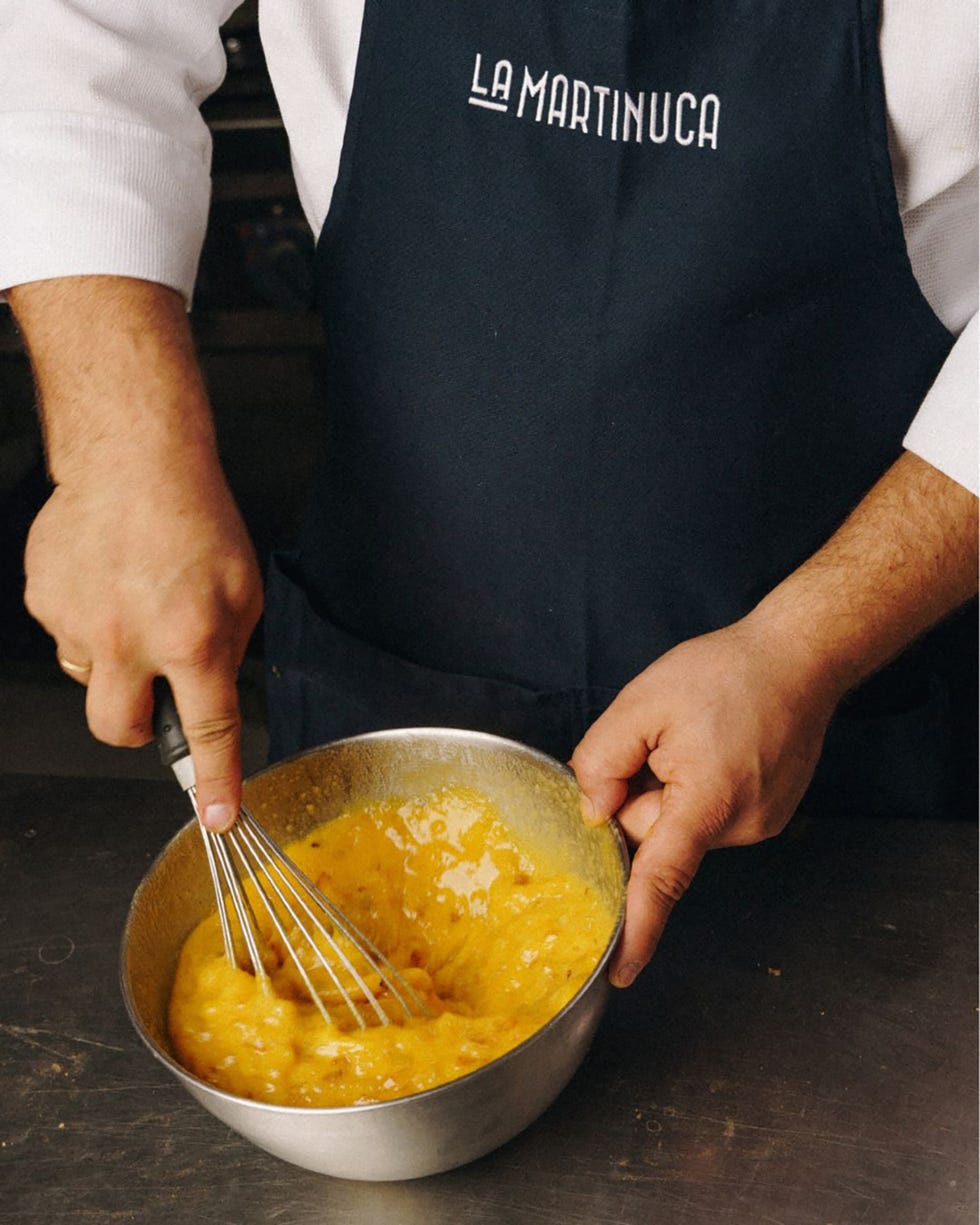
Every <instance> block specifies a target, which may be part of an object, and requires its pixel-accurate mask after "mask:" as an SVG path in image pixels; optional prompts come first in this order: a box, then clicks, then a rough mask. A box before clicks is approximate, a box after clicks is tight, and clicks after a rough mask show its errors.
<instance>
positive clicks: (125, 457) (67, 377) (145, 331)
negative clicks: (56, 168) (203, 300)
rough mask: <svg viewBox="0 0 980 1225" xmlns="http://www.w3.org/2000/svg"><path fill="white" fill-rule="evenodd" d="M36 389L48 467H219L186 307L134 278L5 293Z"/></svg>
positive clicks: (47, 284)
mask: <svg viewBox="0 0 980 1225" xmlns="http://www.w3.org/2000/svg"><path fill="white" fill-rule="evenodd" d="M8 297H9V300H10V305H11V308H12V309H13V312H14V315H15V317H16V319H17V322H18V324H19V326H20V328H21V330H22V332H23V334H24V337H25V340H26V342H27V347H28V351H29V353H30V357H31V365H32V368H33V371H34V377H35V382H36V385H37V390H38V397H39V407H40V412H41V419H42V426H43V431H44V441H45V449H46V452H47V458H48V466H49V470H50V472H51V477H52V479H53V481H54V482H55V483H56V484H58V483H60V482H61V481H62V480H65V479H70V478H71V477H72V475H74V474H76V473H78V472H79V471H80V469H84V468H91V467H92V466H93V465H94V466H96V467H98V468H103V467H105V468H108V469H112V468H114V467H118V465H120V464H127V463H129V464H133V465H135V466H137V467H140V468H142V470H143V472H144V474H145V476H146V477H147V479H149V478H150V477H151V473H152V467H153V465H154V464H162V465H165V466H166V465H168V464H170V463H174V462H181V461H183V460H186V458H187V456H188V455H189V454H191V455H196V456H198V457H200V458H206V459H207V460H209V461H214V460H215V459H216V452H215V441H214V429H213V426H212V422H211V414H210V409H209V406H208V399H207V395H206V393H205V390H204V387H203V383H202V379H201V375H200V371H199V367H198V363H197V359H196V356H195V353H194V348H193V344H192V342H191V336H190V329H189V327H188V322H187V315H186V312H185V309H184V304H183V300H182V298H181V297H180V295H179V294H177V293H176V292H174V291H173V290H171V289H168V288H166V287H165V286H163V285H155V284H152V283H150V282H148V281H139V280H133V279H130V278H127V277H104V276H91V277H66V278H63V279H57V280H50V281H38V282H35V283H33V284H29V285H21V286H16V287H15V288H13V289H11V290H10V291H9V294H8Z"/></svg>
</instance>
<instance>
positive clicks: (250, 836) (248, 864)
mask: <svg viewBox="0 0 980 1225" xmlns="http://www.w3.org/2000/svg"><path fill="white" fill-rule="evenodd" d="M253 820H254V819H253V818H251V815H250V814H249V813H248V811H247V809H245V810H243V811H242V812H241V813H240V814H239V818H238V822H237V824H236V826H235V827H234V830H233V831H231V834H229V835H225V836H226V837H229V836H232V835H234V843H235V848H236V850H237V851H238V854H239V859H240V860H241V862H242V864H243V866H244V868H245V871H246V872H247V874H248V877H249V879H250V880H251V882H252V885H253V886H254V888H255V889H256V891H257V892H258V894H259V896H261V897H262V898H263V900H264V902H265V907H266V912H267V913H268V915H269V918H270V919H271V921H272V924H273V926H274V927H275V929H276V931H277V932H278V934H279V938H280V940H281V941H282V945H283V948H284V949H285V950H286V951H287V952H288V954H289V956H290V959H291V960H292V962H293V965H294V966H295V967H296V971H297V973H298V974H299V976H300V978H302V980H303V984H304V986H305V987H306V990H307V992H308V993H309V995H310V997H311V998H312V1000H313V1002H314V1004H315V1005H316V1006H317V1008H318V1009H319V1011H320V1014H321V1015H322V1016H323V1018H324V1020H325V1021H327V1022H328V1023H329V1022H330V1014H329V1012H328V1011H327V1008H326V1005H325V1004H324V1002H323V999H322V998H321V995H320V992H318V991H317V990H316V988H315V987H314V985H313V982H312V980H311V978H310V976H309V972H308V970H307V968H306V966H305V965H304V964H303V960H302V958H301V957H300V955H299V950H298V949H297V948H296V947H295V944H294V942H293V940H292V939H290V936H289V934H288V933H287V932H286V928H285V926H284V924H283V921H282V916H281V915H280V914H279V913H278V912H277V910H276V907H275V906H274V905H272V904H271V901H270V899H269V897H268V895H267V894H266V893H265V892H264V890H263V888H262V886H261V885H260V883H259V880H258V873H259V872H261V873H263V875H264V877H265V885H266V887H268V888H269V889H271V890H272V892H273V893H274V894H275V896H276V898H277V900H278V902H279V905H280V906H281V907H282V909H283V910H284V911H285V913H286V914H287V915H288V916H289V918H290V919H291V920H292V922H293V925H294V928H295V929H297V930H298V931H301V932H302V933H303V936H304V939H305V942H306V944H307V945H308V946H309V948H310V951H311V952H312V953H313V956H314V957H315V958H316V961H317V963H318V964H319V965H320V966H321V967H322V968H323V969H324V970H325V971H326V973H327V975H328V977H329V978H330V981H331V982H332V983H333V985H334V987H335V988H336V990H337V992H338V994H339V995H340V997H341V999H342V1000H343V1001H344V1003H345V1005H346V1006H347V1009H348V1011H349V1012H350V1014H351V1016H352V1017H353V1018H354V1021H355V1023H356V1024H357V1025H358V1026H359V1027H360V1028H361V1029H364V1028H365V1027H366V1022H365V1020H364V1018H363V1016H362V1015H361V1013H360V1011H359V1010H358V1008H357V1005H356V1003H355V1002H354V998H353V996H352V995H351V993H350V990H349V989H348V988H347V987H346V986H345V985H344V982H343V980H342V979H341V977H340V975H339V974H338V973H337V969H336V967H335V966H334V964H333V963H332V962H331V961H329V960H328V959H327V958H326V957H325V956H324V954H323V952H322V950H321V949H320V947H319V945H318V944H317V942H316V940H315V939H314V938H313V936H311V934H310V933H309V932H308V931H307V930H306V929H305V928H304V927H303V924H302V920H301V919H300V917H299V915H298V914H297V913H296V910H295V909H294V904H295V905H296V906H298V907H299V908H300V909H302V910H303V912H304V913H305V915H306V917H307V919H308V920H309V922H310V923H311V924H312V925H313V927H314V928H315V930H316V932H317V934H318V935H320V937H321V938H322V939H323V940H324V941H325V942H326V943H327V944H328V945H329V948H330V951H331V954H332V955H333V956H334V957H335V958H336V959H337V961H339V962H340V963H341V965H342V966H343V967H344V969H345V970H346V971H347V972H348V974H350V976H351V978H352V979H353V981H354V983H355V984H356V986H357V987H358V988H359V990H360V991H361V992H362V993H363V995H364V999H365V1001H366V1002H367V1003H368V1004H369V1005H370V1007H371V1008H372V1010H373V1012H374V1014H375V1016H376V1017H377V1019H378V1021H379V1023H380V1024H382V1025H387V1024H389V1018H388V1015H387V1013H386V1012H385V1010H384V1009H383V1008H382V1007H381V1005H380V1004H379V1003H378V1001H377V1000H376V999H375V997H374V993H373V992H372V991H371V989H370V988H369V987H368V984H367V983H366V982H365V981H364V978H363V977H362V976H361V974H360V972H359V971H358V969H357V967H356V966H355V965H354V963H353V962H352V961H351V960H350V958H349V957H348V956H347V954H346V953H345V952H344V950H343V949H342V948H341V946H340V945H339V944H338V943H337V941H336V939H335V938H334V936H333V934H332V933H331V932H329V931H328V930H327V928H326V927H325V926H324V924H323V923H322V922H321V921H320V920H319V919H318V918H317V916H316V915H315V914H314V913H313V911H312V910H311V909H310V907H309V905H308V904H307V902H306V900H305V899H304V897H303V895H302V893H301V892H300V890H299V889H298V888H297V887H296V882H295V881H293V880H290V879H289V875H287V873H286V872H285V871H284V870H283V867H282V865H281V863H280V862H279V860H278V857H273V856H272V855H271V853H269V852H268V851H267V850H266V849H265V848H264V847H263V846H262V843H261V840H260V839H259V838H258V837H257V835H256V827H255V826H254V824H250V822H251V821H253ZM263 852H264V853H263ZM249 853H250V854H251V856H252V860H251V861H250V858H249ZM291 874H292V875H294V876H296V877H297V878H298V879H299V880H301V881H302V882H303V883H304V885H306V886H307V887H309V888H311V889H315V888H316V886H315V885H313V884H312V883H311V882H309V881H308V880H307V879H306V878H305V877H303V876H301V875H300V874H299V869H297V868H295V867H293V868H292V869H291ZM276 877H278V882H277V880H276ZM287 891H288V894H287ZM289 895H291V897H290V896H289ZM321 897H322V895H321ZM317 900H318V901H320V899H319V898H318V899H317ZM323 901H326V899H323ZM321 904H322V903H321Z"/></svg>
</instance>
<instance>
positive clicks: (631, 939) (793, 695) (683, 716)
mask: <svg viewBox="0 0 980 1225" xmlns="http://www.w3.org/2000/svg"><path fill="white" fill-rule="evenodd" d="M804 678H806V679H804ZM841 696H842V695H841V693H839V692H837V691H836V689H835V686H834V685H833V684H832V683H831V682H830V680H829V678H827V679H825V678H819V679H818V680H815V679H814V676H813V673H812V669H808V668H807V667H805V666H802V660H801V659H800V658H799V657H797V655H796V653H795V652H794V651H792V649H788V648H787V644H786V642H785V640H782V641H781V642H779V643H776V642H774V641H773V640H772V639H771V637H770V635H769V634H768V633H767V631H766V629H765V626H764V624H759V623H758V622H757V621H756V620H754V619H753V617H752V616H751V615H750V616H749V617H746V618H745V619H743V620H742V621H739V622H736V623H735V624H733V625H730V626H728V627H726V628H725V629H722V630H718V631H716V632H715V633H711V634H706V635H704V636H703V637H700V638H694V639H691V640H690V641H688V642H683V643H681V644H680V645H679V646H677V647H675V648H674V649H673V650H671V651H668V652H667V654H666V655H663V656H661V657H660V659H658V660H657V661H656V662H655V663H653V664H651V666H650V667H649V668H647V669H646V670H645V671H644V672H642V673H641V674H640V675H639V676H638V677H637V678H636V679H635V680H633V681H631V682H630V683H629V684H628V685H627V686H626V687H625V688H624V689H623V690H622V691H621V692H620V693H619V694H618V695H617V697H616V698H615V700H614V701H613V702H612V704H611V705H610V706H609V708H608V709H607V710H606V711H605V712H604V713H603V714H602V715H601V716H600V717H599V718H598V719H597V720H596V722H595V723H594V724H593V725H592V727H591V728H589V730H588V732H587V733H586V735H585V736H584V737H583V739H582V741H581V742H580V744H579V745H578V747H577V748H576V750H575V753H574V755H573V756H572V761H571V765H572V769H573V770H574V771H575V774H576V777H577V778H578V782H579V785H580V787H581V788H582V791H583V793H584V803H583V807H584V815H585V817H586V819H587V820H588V821H589V822H590V823H592V824H600V823H601V822H603V821H606V820H609V819H610V818H612V817H613V816H616V817H618V820H619V823H620V825H621V826H622V828H623V831H624V833H625V834H626V836H627V839H628V840H629V841H630V842H631V843H633V844H636V845H637V850H636V854H635V856H634V858H633V866H632V871H631V873H630V880H629V886H628V889H627V895H626V898H627V900H626V922H625V926H624V929H623V935H622V939H621V940H620V943H619V946H618V948H617V950H616V953H615V955H614V957H613V960H612V964H611V966H610V971H609V977H610V980H611V982H612V983H613V984H614V985H615V986H621V987H625V986H629V984H630V983H631V982H632V981H633V979H634V978H635V977H636V975H637V974H638V973H639V971H640V970H641V969H642V968H643V967H644V966H645V965H646V963H647V962H648V961H649V960H650V957H651V956H652V955H653V952H654V950H655V949H656V946H657V942H658V941H659V939H660V936H661V934H662V932H663V930H664V925H665V924H666V922H667V917H668V915H669V914H670V912H671V910H672V909H673V906H674V904H675V903H676V902H677V901H678V900H679V899H680V897H681V896H682V895H683V893H684V891H685V890H686V889H687V887H688V885H689V884H690V883H691V880H692V879H693V877H694V874H695V872H696V871H697V869H698V866H699V865H700V863H701V860H702V858H703V857H704V854H705V852H706V851H708V850H709V849H711V848H713V847H725V846H745V845H748V844H750V843H754V842H760V841H762V840H763V839H765V838H770V837H773V836H774V835H775V834H778V833H779V832H780V831H781V830H782V829H783V828H784V827H785V825H786V824H787V822H788V821H789V819H790V817H791V816H792V815H793V812H794V811H795V809H796V806H797V805H798V803H799V802H800V800H801V798H802V796H803V793H804V792H805V790H806V788H807V786H808V784H809V782H810V779H811V777H812V775H813V771H814V767H815V766H816V763H817V759H818V757H819V755H820V750H821V747H822V744H823V737H824V733H825V731H826V728H827V724H828V722H829V721H830V716H831V714H832V713H833V710H834V707H835V706H836V704H837V701H838V700H839V699H840V697H841Z"/></svg>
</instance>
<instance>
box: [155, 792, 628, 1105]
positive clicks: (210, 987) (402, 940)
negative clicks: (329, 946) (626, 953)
mask: <svg viewBox="0 0 980 1225" xmlns="http://www.w3.org/2000/svg"><path fill="white" fill-rule="evenodd" d="M286 852H287V854H288V855H289V856H290V858H292V859H293V860H294V862H295V863H297V864H298V865H299V866H300V868H302V870H303V871H304V872H306V873H307V875H309V876H310V877H311V878H312V879H313V880H314V881H315V882H316V884H317V885H318V886H319V887H320V888H321V889H322V891H323V892H324V893H325V894H326V895H327V896H328V897H329V898H331V899H332V900H333V901H334V902H336V903H337V904H338V905H339V906H340V907H341V909H342V910H344V911H345V912H346V913H347V915H348V916H349V917H350V919H351V920H352V921H353V922H354V923H355V924H356V925H357V926H358V927H360V928H361V929H362V931H364V932H365V934H367V935H368V937H369V938H370V939H372V940H373V941H374V942H375V943H376V944H377V945H378V947H379V948H381V950H382V951H383V952H384V953H385V954H386V955H387V956H388V957H389V958H390V959H391V961H392V962H393V963H394V964H395V965H396V966H397V967H398V968H399V969H400V970H402V971H403V972H404V973H405V974H406V977H408V978H409V979H410V980H411V981H412V983H413V985H414V986H415V987H416V989H417V990H418V992H419V994H420V995H421V996H422V998H423V999H424V1001H425V1003H426V1005H427V1007H428V1010H429V1012H430V1014H431V1017H429V1018H423V1019H420V1020H412V1021H407V1022H404V1023H402V1022H401V1020H400V1019H399V1022H398V1023H396V1024H391V1025H385V1026H382V1025H372V1026H370V1027H369V1028H367V1029H358V1028H355V1027H353V1025H352V1022H351V1019H350V1016H349V1014H348V1013H347V1012H346V1010H345V1009H344V1008H343V1006H342V1005H339V1006H335V1001H331V1000H330V998H329V991H328V990H327V989H326V983H325V982H323V981H322V980H321V985H322V986H323V987H324V992H323V993H324V995H325V996H326V997H327V999H328V1005H329V1006H330V1011H331V1017H332V1023H331V1024H330V1025H327V1024H326V1023H325V1022H324V1020H323V1018H322V1017H321V1015H320V1013H319V1012H318V1011H317V1010H316V1008H315V1007H314V1006H313V1005H312V1004H310V1003H309V1002H307V1000H306V999H305V998H304V992H303V989H302V986H301V984H300V981H299V977H298V975H297V974H296V972H295V970H294V969H293V968H292V967H291V966H290V965H289V963H288V962H287V964H286V965H285V966H282V965H281V964H278V963H281V960H282V950H281V949H279V948H278V947H277V941H276V940H275V938H274V933H272V932H271V928H270V933H269V941H270V944H271V946H272V952H273V954H274V961H275V962H276V963H277V964H275V965H270V967H269V969H270V972H271V973H272V985H271V989H270V988H268V987H264V986H263V984H262V981H261V980H260V979H256V978H255V977H253V976H252V975H251V974H250V973H247V972H246V971H244V970H241V969H239V968H237V967H235V966H231V965H229V963H228V962H227V960H226V958H225V956H224V953H223V945H222V941H221V930H220V926H219V923H218V917H217V914H216V913H215V914H213V915H211V916H209V917H208V918H207V919H205V920H204V921H203V922H202V923H201V924H199V926H198V927H197V928H195V930H194V931H193V932H192V933H191V935H190V936H189V937H188V939H187V941H186V943H185V945H184V948H183V950H182V953H181V957H180V962H179V965H178V968H177V975H176V979H175V982H174V987H173V993H172V996H171V1001H170V1033H171V1038H172V1040H173V1044H174V1048H175V1053H176V1055H177V1057H178V1058H179V1059H180V1061H181V1063H182V1064H184V1066H185V1067H187V1068H188V1069H189V1070H190V1071H192V1072H193V1073H195V1074H196V1075H197V1076H200V1077H201V1078H202V1079H204V1080H207V1081H209V1082H210V1083H212V1084H214V1085H216V1086H217V1087H218V1088H221V1089H224V1090H227V1091H228V1092H230V1093H235V1094H238V1095H240V1096H242V1097H249V1098H254V1099H258V1100H261V1101H266V1102H273V1103H277V1104H281V1105H292V1106H346V1105H352V1104H355V1103H362V1102H374V1101H384V1100H387V1099H389V1098H395V1097H403V1096H405V1095H406V1094H409V1093H417V1092H419V1091H421V1090H423V1089H430V1088H432V1087H433V1086H435V1085H439V1084H442V1083H444V1082H445V1081H447V1080H452V1079H453V1078H454V1077H457V1076H462V1075H464V1074H465V1073H466V1072H471V1071H472V1070H473V1069H474V1068H477V1067H479V1066H480V1065H481V1064H485V1063H489V1062H490V1060H492V1059H495V1058H496V1057H497V1056H498V1055H502V1054H503V1053H504V1052H505V1051H508V1050H510V1049H511V1048H512V1047H514V1046H516V1045H517V1044H518V1043H520V1042H522V1041H523V1040H524V1039H525V1038H527V1037H528V1036H529V1035H530V1034H532V1033H533V1032H534V1031H535V1030H537V1029H539V1028H540V1027H541V1026H542V1025H543V1024H544V1023H545V1022H546V1021H547V1020H549V1018H551V1017H552V1016H554V1014H555V1013H556V1012H558V1011H559V1010H560V1009H561V1008H562V1007H563V1006H564V1005H565V1004H566V1003H567V1002H568V1001H569V1000H570V999H571V998H572V996H573V995H574V994H575V992H576V991H577V990H578V988H579V987H580V986H581V985H582V983H583V982H584V981H585V979H586V978H587V977H588V975H589V974H590V973H591V972H592V970H593V969H594V968H595V966H596V963H597V961H598V959H599V957H600V956H601V954H602V951H603V949H604V948H605V945H606V943H607V941H608V939H609V936H610V934H611V932H612V927H613V922H614V918H613V915H612V914H611V913H610V911H609V909H608V907H607V906H606V904H605V903H604V902H603V901H602V899H601V898H600V897H599V896H598V894H597V893H596V892H595V890H594V889H592V888H591V887H590V886H589V885H588V884H587V883H586V882H585V881H584V880H582V879H580V878H578V877H576V876H574V875H571V874H569V873H567V872H562V871H558V870H555V869H553V868H549V866H548V864H547V855H546V854H545V853H543V852H541V851H539V850H536V849H535V850H531V849H529V848H527V847H524V846H519V845H518V844H517V842H516V841H515V840H514V837H513V835H512V834H511V833H510V832H509V830H508V829H507V828H506V827H505V826H504V825H503V823H502V822H501V820H500V818H499V816H498V815H497V813H496V811H495V809H494V808H493V806H492V805H491V804H490V803H489V801H487V800H486V799H485V798H484V797H482V796H480V795H478V794H476V793H474V792H468V791H463V790H448V789H447V790H443V791H440V792H438V793H436V794H434V795H430V796H427V797H425V798H423V799H420V800H413V801H405V802H399V801H394V800H393V801H390V802H387V803H384V804H377V805H374V806H371V807H366V808H361V809H357V810H352V811H350V812H348V813H345V814H344V815H343V816H341V817H338V818H337V819H336V820H334V821H330V822H328V823H327V824H325V825H322V826H320V827H319V828H318V829H316V830H314V831H313V832H312V833H311V834H309V835H308V836H307V837H306V838H304V839H302V840H301V841H299V842H295V843H293V844H291V845H290V846H289V847H287V848H286ZM259 918H260V921H261V919H262V918H263V916H262V914H261V912H260V914H259ZM304 960H306V959H305V958H304ZM310 964H312V959H310ZM319 973H320V974H321V975H322V971H320V972H319ZM382 1002H383V1003H384V1004H385V1007H386V1011H387V1012H388V1013H389V1014H390V1015H391V1016H392V1017H393V1018H394V1017H400V1014H399V1012H398V1010H397V1008H396V1007H394V1006H393V1004H392V1003H391V1001H390V1000H385V999H384V998H383V997H382ZM362 1011H364V1012H365V1014H367V1010H366V1009H365V1008H364V1007H363V1006H362Z"/></svg>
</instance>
